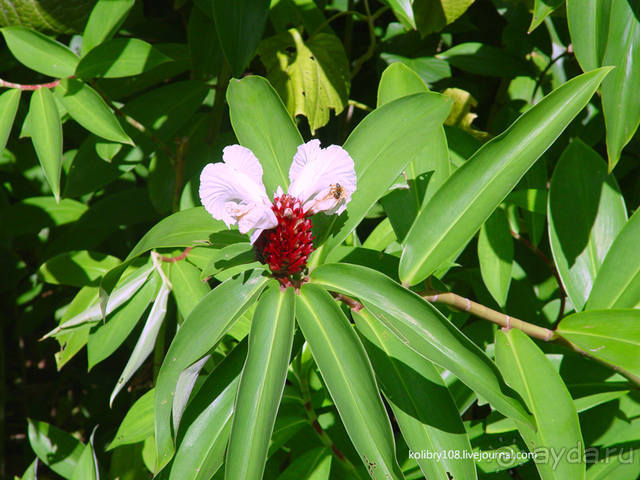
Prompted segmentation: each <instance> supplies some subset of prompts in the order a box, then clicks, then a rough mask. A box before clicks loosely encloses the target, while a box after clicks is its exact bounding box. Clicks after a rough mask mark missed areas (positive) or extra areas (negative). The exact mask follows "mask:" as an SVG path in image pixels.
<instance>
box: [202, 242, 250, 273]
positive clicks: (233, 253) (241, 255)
mask: <svg viewBox="0 0 640 480" xmlns="http://www.w3.org/2000/svg"><path fill="white" fill-rule="evenodd" d="M260 265H261V264H260V262H257V261H256V253H255V251H254V249H253V245H251V244H250V243H248V242H241V243H234V244H233V245H228V246H226V247H224V248H221V249H220V250H217V251H216V252H215V253H214V254H213V255H212V256H211V260H209V262H208V263H207V265H206V266H205V267H204V268H203V269H202V273H201V274H200V278H201V279H203V280H204V279H206V278H209V277H211V276H215V277H216V278H217V279H218V280H220V281H224V280H226V279H227V278H229V277H231V276H233V275H236V274H238V273H240V272H244V271H245V270H249V269H251V268H256V267H259V266H260ZM221 273H224V275H220V274H221Z"/></svg>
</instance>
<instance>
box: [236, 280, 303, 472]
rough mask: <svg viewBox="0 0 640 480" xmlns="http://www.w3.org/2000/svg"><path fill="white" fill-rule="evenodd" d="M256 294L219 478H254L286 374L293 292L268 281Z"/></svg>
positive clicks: (260, 467)
mask: <svg viewBox="0 0 640 480" xmlns="http://www.w3.org/2000/svg"><path fill="white" fill-rule="evenodd" d="M273 283H274V284H272V285H271V286H270V287H269V288H268V289H267V290H266V291H265V292H264V294H263V295H262V297H261V298H260V302H259V303H258V306H257V308H256V311H255V314H254V315H253V322H252V323H251V331H250V332H249V353H248V355H247V361H246V362H245V364H244V368H243V370H242V375H241V376H240V384H239V385H238V395H237V397H236V402H235V411H234V415H233V422H232V424H231V436H230V438H229V446H228V449H227V458H226V464H225V478H227V479H231V480H234V479H237V478H243V479H256V480H260V479H261V478H262V474H263V472H264V466H265V463H266V461H267V451H268V449H269V440H270V439H271V434H272V433H273V426H274V424H275V421H276V414H277V413H278V407H279V406H280V400H281V399H282V391H283V389H284V383H285V381H286V378H287V369H288V367H289V357H290V355H291V347H292V345H293V332H294V315H295V314H294V312H295V295H294V290H293V288H287V289H286V290H284V291H282V290H281V289H280V286H279V285H278V284H275V282H273Z"/></svg>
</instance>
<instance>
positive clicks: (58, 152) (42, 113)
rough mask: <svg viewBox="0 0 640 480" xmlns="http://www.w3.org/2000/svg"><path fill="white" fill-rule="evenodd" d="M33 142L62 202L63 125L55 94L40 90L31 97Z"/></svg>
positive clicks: (56, 195)
mask: <svg viewBox="0 0 640 480" xmlns="http://www.w3.org/2000/svg"><path fill="white" fill-rule="evenodd" d="M29 114H30V116H31V130H32V133H31V141H32V142H33V147H34V148H35V150H36V154H37V156H38V161H39V162H40V165H41V166H42V170H43V171H44V176H45V177H46V179H47V182H48V183H49V186H50V187H51V191H52V192H53V196H54V197H55V198H56V201H58V202H59V201H60V174H61V172H62V123H61V122H60V116H59V115H58V108H57V107H56V102H55V100H54V99H53V94H52V93H51V91H50V90H49V89H48V88H40V89H38V90H36V91H35V92H33V94H32V95H31V102H30V103H29Z"/></svg>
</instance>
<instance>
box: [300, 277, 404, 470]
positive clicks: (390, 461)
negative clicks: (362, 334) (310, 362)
mask: <svg viewBox="0 0 640 480" xmlns="http://www.w3.org/2000/svg"><path fill="white" fill-rule="evenodd" d="M296 312H297V320H298V324H299V325H300V328H301V329H302V333H303V334H304V337H305V339H306V340H307V343H308V344H309V347H310V349H311V354H312V355H313V359H314V360H315V362H316V364H317V365H318V368H319V370H320V373H321V374H322V378H323V379H324V381H325V384H326V386H327V390H329V393H330V394H331V398H332V399H333V401H334V403H335V406H336V408H337V409H338V413H339V414H340V418H341V419H342V423H343V424H344V426H345V429H346V430H347V433H348V434H349V438H351V441H352V443H353V445H354V446H355V447H356V450H357V451H358V453H359V454H360V457H361V459H362V461H363V462H364V464H365V465H367V466H368V468H369V473H370V475H371V477H372V478H375V479H389V478H393V479H402V478H404V476H403V475H402V472H401V471H400V468H399V467H398V463H397V461H396V452H395V444H394V442H393V432H392V430H391V424H390V423H389V418H388V417H387V413H386V411H385V409H384V406H383V404H382V400H381V398H380V392H379V391H378V386H377V385H376V381H375V378H374V374H373V370H372V368H371V363H370V362H369V359H368V358H367V354H366V352H365V350H364V347H363V346H362V343H361V342H360V340H359V339H358V336H357V335H356V333H355V332H354V331H353V329H352V328H351V325H350V324H349V321H348V320H347V318H346V317H345V316H344V314H343V313H342V311H341V310H340V307H339V306H338V305H337V304H336V302H335V301H334V300H333V298H331V296H330V295H329V294H328V293H327V292H325V291H324V290H323V289H322V288H320V287H319V286H317V285H312V284H305V285H303V286H302V288H301V289H300V295H298V297H297V299H296ZM373 465H376V467H375V468H374V467H373Z"/></svg>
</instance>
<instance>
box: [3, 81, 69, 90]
mask: <svg viewBox="0 0 640 480" xmlns="http://www.w3.org/2000/svg"><path fill="white" fill-rule="evenodd" d="M58 85H60V79H58V80H54V81H53V82H49V83H37V84H32V85H27V84H23V83H13V82H7V81H6V80H3V79H1V78H0V88H17V89H18V90H23V91H24V90H39V89H41V88H53V87H57V86H58Z"/></svg>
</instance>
